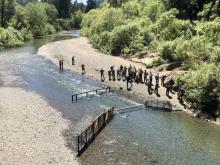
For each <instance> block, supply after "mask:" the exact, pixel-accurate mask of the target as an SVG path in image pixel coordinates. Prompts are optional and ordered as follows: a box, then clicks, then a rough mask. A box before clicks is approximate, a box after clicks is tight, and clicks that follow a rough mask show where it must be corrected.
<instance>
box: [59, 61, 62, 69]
mask: <svg viewBox="0 0 220 165" xmlns="http://www.w3.org/2000/svg"><path fill="white" fill-rule="evenodd" d="M61 63H62V62H61V60H59V67H60V71H61V70H62V66H61V65H62V64H61Z"/></svg>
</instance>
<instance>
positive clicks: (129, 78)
mask: <svg viewBox="0 0 220 165" xmlns="http://www.w3.org/2000/svg"><path fill="white" fill-rule="evenodd" d="M126 80H127V90H128V91H130V90H131V88H132V86H133V85H132V77H131V76H127V77H126ZM128 84H130V87H128Z"/></svg>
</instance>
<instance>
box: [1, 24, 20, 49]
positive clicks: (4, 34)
mask: <svg viewBox="0 0 220 165" xmlns="http://www.w3.org/2000/svg"><path fill="white" fill-rule="evenodd" d="M23 44H24V38H23V36H22V34H21V33H20V32H19V31H17V30H15V29H14V28H11V27H10V28H8V29H3V28H0V48H9V47H15V46H21V45H23Z"/></svg>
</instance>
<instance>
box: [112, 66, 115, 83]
mask: <svg viewBox="0 0 220 165" xmlns="http://www.w3.org/2000/svg"><path fill="white" fill-rule="evenodd" d="M112 80H113V81H115V80H116V79H115V70H114V68H113V69H112Z"/></svg>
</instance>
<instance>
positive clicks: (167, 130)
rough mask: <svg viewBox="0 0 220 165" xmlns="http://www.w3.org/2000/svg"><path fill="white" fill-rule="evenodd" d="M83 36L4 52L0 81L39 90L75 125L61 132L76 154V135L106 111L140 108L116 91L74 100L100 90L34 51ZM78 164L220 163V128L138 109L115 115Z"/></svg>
mask: <svg viewBox="0 0 220 165" xmlns="http://www.w3.org/2000/svg"><path fill="white" fill-rule="evenodd" d="M79 34H80V33H79V31H73V32H71V33H69V35H65V36H63V35H56V36H49V37H44V38H39V39H35V40H33V41H31V42H28V43H26V45H25V46H23V47H21V48H13V49H7V50H2V51H0V78H1V75H4V76H3V77H4V78H6V79H7V77H9V76H16V77H18V79H16V81H12V82H9V83H4V84H2V83H0V86H15V87H20V88H23V89H25V90H29V91H34V92H37V93H38V94H40V95H41V96H42V97H43V98H45V99H46V100H47V101H48V103H49V105H50V106H52V107H54V108H55V109H57V110H58V111H61V112H63V114H64V117H65V118H66V119H68V120H70V121H71V122H72V125H71V126H70V127H69V129H68V130H66V131H65V132H64V133H63V134H64V137H65V139H66V141H67V144H68V147H69V148H70V149H72V150H73V151H75V145H76V143H75V136H76V134H77V133H78V132H79V131H80V130H81V129H82V128H85V126H86V125H88V124H89V123H90V122H91V121H92V119H93V118H94V117H96V116H97V115H98V114H99V113H100V112H103V111H104V109H106V108H108V107H110V106H116V107H117V108H120V107H126V106H133V105H135V104H137V103H136V102H134V101H131V100H128V99H126V98H124V97H122V96H119V95H117V94H113V93H110V94H100V95H92V96H90V97H88V98H83V99H81V100H80V101H79V102H77V103H72V102H71V94H73V93H77V92H82V91H86V90H91V89H95V88H100V86H101V85H100V84H99V83H97V82H95V81H93V80H89V79H87V78H85V77H82V76H81V75H79V74H77V73H73V72H71V71H69V70H65V71H64V72H63V73H61V72H59V70H58V67H57V66H56V65H55V64H53V63H52V62H51V61H49V60H47V59H46V58H44V57H42V56H39V55H37V54H36V52H37V49H38V48H39V47H40V46H42V45H44V44H46V43H48V42H52V41H58V40H63V39H70V38H73V37H78V36H79ZM0 82H1V81H0ZM78 160H79V162H80V164H82V165H96V164H122V165H124V164H130V165H134V164H137V165H141V164H144V165H145V164H166V165H177V164H178V165H179V164H180V165H189V164H193V165H219V164H220V128H219V127H218V126H215V125H212V124H207V123H205V122H203V121H200V120H197V119H193V118H191V117H190V116H188V115H186V114H184V113H181V112H165V111H163V110H162V109H160V110H152V109H149V108H142V109H141V108H139V109H135V108H134V109H130V110H129V111H126V112H124V113H117V114H115V115H114V118H113V119H112V120H111V122H110V123H109V125H107V127H106V128H105V129H104V130H103V131H102V132H101V133H100V134H99V135H98V137H97V139H96V140H95V141H94V142H93V144H92V145H91V146H90V147H89V148H88V149H87V151H86V152H84V153H83V154H82V156H81V157H80V158H78Z"/></svg>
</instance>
